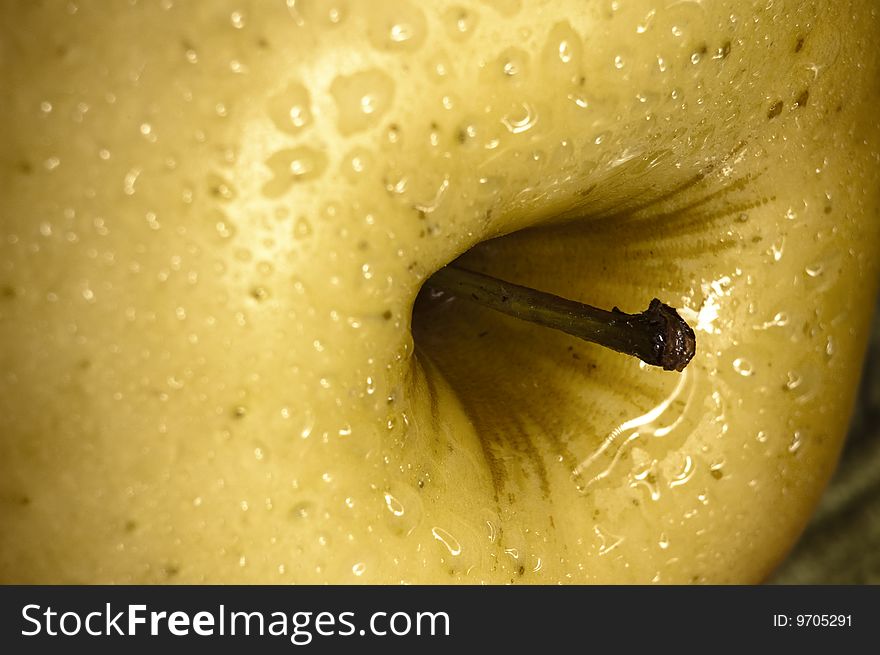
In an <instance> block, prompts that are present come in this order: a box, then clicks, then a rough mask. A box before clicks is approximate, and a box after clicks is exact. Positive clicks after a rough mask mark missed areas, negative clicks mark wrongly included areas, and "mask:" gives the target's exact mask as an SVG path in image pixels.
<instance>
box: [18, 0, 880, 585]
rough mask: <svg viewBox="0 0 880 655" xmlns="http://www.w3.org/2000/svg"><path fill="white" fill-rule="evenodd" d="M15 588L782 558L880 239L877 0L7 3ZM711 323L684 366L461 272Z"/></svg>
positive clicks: (730, 576) (573, 569) (721, 579)
mask: <svg viewBox="0 0 880 655" xmlns="http://www.w3.org/2000/svg"><path fill="white" fill-rule="evenodd" d="M5 9H6V11H5V14H6V16H5V21H4V24H3V26H2V27H0V70H2V79H3V84H2V86H3V88H4V89H7V90H8V92H7V94H6V97H7V101H6V102H4V103H2V105H0V130H2V142H3V144H4V148H3V153H2V157H0V162H2V166H3V175H2V178H0V179H2V185H3V188H2V193H0V343H2V344H3V346H2V349H0V581H3V582H27V583H34V582H53V583H68V582H95V583H99V582H100V583H106V582H119V583H125V582H138V583H144V582H147V583H153V582H155V583H162V582H178V583H194V582H212V583H217V582H236V583H240V582H263V583H267V582H278V583H289V582H303V583H305V582H334V583H337V582H342V583H352V582H366V583H398V582H415V583H449V582H461V583H478V582H487V583H510V582H517V583H555V582H563V583H567V582H570V583H593V582H599V583H636V582H637V583H646V582H658V583H691V582H694V583H702V582H709V583H728V582H737V583H742V582H757V581H760V580H762V579H764V578H765V577H766V576H767V575H768V573H769V572H771V571H772V570H773V568H774V566H775V565H776V564H777V563H778V562H779V561H780V560H781V559H782V558H783V557H784V556H785V554H786V553H787V551H788V549H789V548H790V547H791V545H792V544H793V542H794V541H795V540H796V538H797V536H798V534H799V533H800V531H801V530H802V528H803V526H804V525H805V524H806V522H807V520H808V519H809V516H810V513H811V511H812V510H813V508H814V506H815V503H816V501H817V499H818V497H819V495H820V494H821V492H822V489H823V486H824V485H825V483H826V481H827V479H828V477H829V475H830V473H831V471H832V470H833V467H834V465H835V462H836V459H837V455H838V452H839V450H840V446H841V440H842V438H843V435H844V432H845V429H846V426H847V421H848V416H849V412H850V409H851V404H852V401H853V393H854V389H855V386H856V383H857V381H858V377H859V368H860V362H861V358H862V355H863V350H864V345H865V339H866V328H867V324H868V319H869V314H870V308H871V305H872V302H873V299H874V298H875V294H876V291H877V282H878V267H877V262H878V249H880V220H878V203H880V192H878V188H880V185H878V183H880V172H878V171H880V154H878V153H880V125H878V117H877V116H878V115H877V112H876V111H875V109H876V106H877V103H878V100H880V90H878V84H880V82H878V80H880V66H878V52H877V49H876V47H875V43H874V42H875V40H876V35H877V33H878V28H880V25H878V20H880V19H878V16H877V8H876V6H875V4H874V3H872V2H868V1H867V0H865V1H861V0H852V1H850V2H831V1H830V0H771V1H769V2H768V1H767V0H761V2H742V1H736V2H734V1H733V0H726V1H725V0H718V1H714V2H686V1H681V2H656V1H654V0H651V1H648V0H620V1H619V2H617V1H614V2H611V1H608V2H605V1H596V2H592V1H585V0H564V1H557V2H549V1H541V0H493V1H489V0H487V1H480V2H477V1H474V0H455V1H448V2H447V1H439V0H438V1H436V2H433V1H432V2H416V1H415V0H399V1H395V2H390V1H389V2H384V1H378V0H377V1H371V2H357V1H355V0H328V1H326V2H319V1H308V0H287V2H282V3H275V4H270V3H266V2H256V1H254V2H247V1H235V2H227V1H217V2H177V1H173V0H149V1H148V0H143V1H139V2H130V3H109V4H108V3H104V2H97V1H92V2H89V1H79V0H74V1H71V2H61V1H48V2H44V3H24V2H22V3H12V4H11V5H10V6H8V7H6V8H5ZM455 260H458V261H459V262H460V263H461V265H462V266H465V267H466V268H468V269H469V270H473V271H477V272H480V273H486V274H489V275H493V276H496V277H498V278H500V279H503V280H507V281H510V282H512V283H516V284H520V285H523V286H528V287H531V288H534V289H539V290H541V291H545V292H547V293H552V294H555V295H558V296H562V297H564V298H569V299H572V300H576V301H580V302H583V303H589V304H591V305H594V306H597V307H614V306H616V307H619V308H620V309H621V311H623V312H627V313H632V312H638V311H640V310H641V309H642V308H644V307H645V306H646V305H647V303H648V302H649V301H650V300H651V299H652V298H655V297H656V298H660V299H661V300H662V301H663V302H665V303H667V304H669V305H670V306H672V307H674V308H676V309H677V310H678V312H679V314H680V315H681V316H682V317H683V318H684V319H685V320H687V321H688V322H689V323H690V325H691V327H693V328H694V330H695V333H696V339H697V344H698V345H697V354H696V356H695V357H694V359H693V361H692V362H691V363H690V364H689V365H688V367H687V368H686V369H685V370H684V371H683V372H682V373H677V372H666V371H662V370H659V369H652V368H651V369H649V368H647V367H645V366H641V365H640V364H639V362H638V361H636V360H634V359H632V358H629V357H626V356H624V355H620V354H618V353H614V352H611V351H609V350H605V349H602V348H600V347H599V346H595V345H593V344H588V343H583V342H581V341H577V340H576V339H574V338H573V337H570V336H568V335H565V334H562V333H557V332H551V331H548V330H546V329H543V328H540V327H538V326H534V325H530V324H528V323H525V322H522V321H518V320H516V319H515V318H512V317H508V316H504V315H502V314H500V313H498V312H493V311H491V310H488V309H486V308H483V307H480V306H478V305H475V304H474V303H468V302H463V301H461V300H460V299H456V298H452V299H450V298H449V297H445V298H444V297H436V296H435V295H432V294H431V293H422V294H420V290H421V289H422V287H423V285H424V284H425V281H426V280H427V279H428V278H429V277H430V276H431V275H432V274H433V273H434V272H436V271H437V270H439V269H441V268H442V267H443V266H445V265H447V264H448V263H450V262H452V261H455Z"/></svg>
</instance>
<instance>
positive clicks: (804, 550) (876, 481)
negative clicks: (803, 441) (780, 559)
mask: <svg viewBox="0 0 880 655" xmlns="http://www.w3.org/2000/svg"><path fill="white" fill-rule="evenodd" d="M769 582H771V583H774V584H880V310H878V311H875V315H874V324H873V329H872V333H871V343H870V346H869V349H868V355H867V358H866V360H865V367H864V370H863V373H862V384H861V387H860V390H859V398H858V401H857V403H856V409H855V414H854V416H853V422H852V426H851V427H850V432H849V436H848V437H847V443H846V447H845V449H844V452H843V456H842V458H841V460H840V465H839V467H838V469H837V472H836V473H835V476H834V479H833V481H832V483H831V485H830V486H829V487H828V489H827V490H826V492H825V494H824V496H823V497H822V501H821V503H820V505H819V508H818V510H817V511H816V515H815V516H814V517H813V520H812V522H811V523H810V525H809V527H808V528H807V530H806V532H804V534H803V536H802V537H801V539H800V541H799V542H798V544H797V546H796V547H795V549H794V550H793V551H792V553H791V555H790V556H789V557H788V559H787V560H786V561H785V562H784V563H783V564H782V566H780V567H779V569H778V570H777V571H776V573H775V574H774V575H773V576H772V577H771V579H770V580H769Z"/></svg>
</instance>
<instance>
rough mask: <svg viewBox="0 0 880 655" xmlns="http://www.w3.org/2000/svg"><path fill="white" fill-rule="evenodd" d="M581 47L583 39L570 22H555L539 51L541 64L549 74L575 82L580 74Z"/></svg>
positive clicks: (582, 47)
mask: <svg viewBox="0 0 880 655" xmlns="http://www.w3.org/2000/svg"><path fill="white" fill-rule="evenodd" d="M583 49H584V46H583V41H582V39H581V37H580V35H579V34H578V33H577V32H576V31H575V30H574V28H573V27H572V26H571V24H570V23H568V22H567V21H563V22H560V23H556V25H554V26H553V29H551V30H550V34H549V35H548V36H547V42H546V44H545V46H544V49H543V52H542V53H541V60H542V64H543V66H544V68H545V70H548V71H549V72H550V74H551V75H557V76H559V77H562V78H564V79H566V80H567V81H568V82H576V81H578V79H579V75H580V67H581V63H582V60H583Z"/></svg>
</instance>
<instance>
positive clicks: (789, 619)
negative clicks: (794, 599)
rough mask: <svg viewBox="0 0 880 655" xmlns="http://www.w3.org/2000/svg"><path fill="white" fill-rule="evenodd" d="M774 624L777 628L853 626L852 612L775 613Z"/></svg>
mask: <svg viewBox="0 0 880 655" xmlns="http://www.w3.org/2000/svg"><path fill="white" fill-rule="evenodd" d="M773 626H774V627H776V628H787V627H797V628H851V627H852V614H795V615H794V616H790V615H787V614H775V615H774V616H773Z"/></svg>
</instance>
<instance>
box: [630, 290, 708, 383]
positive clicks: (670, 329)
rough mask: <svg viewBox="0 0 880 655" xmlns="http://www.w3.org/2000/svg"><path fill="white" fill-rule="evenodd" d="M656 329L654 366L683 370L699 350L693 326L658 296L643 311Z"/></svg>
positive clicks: (665, 369) (666, 369) (668, 369)
mask: <svg viewBox="0 0 880 655" xmlns="http://www.w3.org/2000/svg"><path fill="white" fill-rule="evenodd" d="M642 316H644V317H645V318H646V319H647V320H648V321H649V322H650V323H651V325H652V326H655V330H654V343H653V350H654V353H653V354H654V361H652V362H648V363H649V364H653V365H654V366H662V367H663V370H664V371H679V372H681V371H683V370H684V367H685V366H687V365H688V362H690V361H691V359H693V356H694V353H696V350H697V338H696V335H695V334H694V331H693V330H692V329H691V326H690V325H688V324H687V321H685V320H684V319H683V318H682V317H681V316H679V315H678V312H677V311H675V310H674V309H673V308H672V307H670V306H669V305H666V304H664V303H662V302H660V301H659V300H658V299H657V298H654V299H653V300H652V301H651V304H650V305H649V306H648V309H646V310H645V311H643V312H642Z"/></svg>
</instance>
